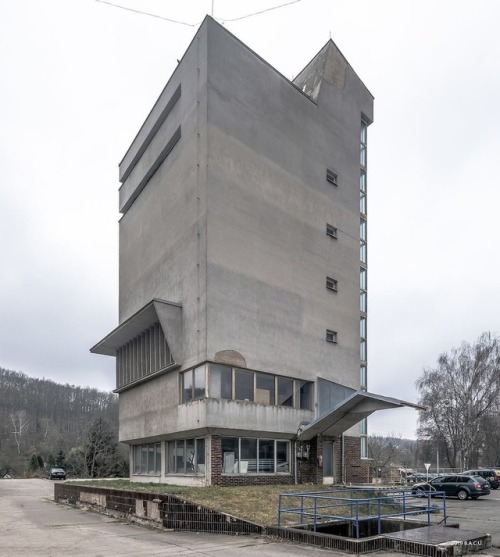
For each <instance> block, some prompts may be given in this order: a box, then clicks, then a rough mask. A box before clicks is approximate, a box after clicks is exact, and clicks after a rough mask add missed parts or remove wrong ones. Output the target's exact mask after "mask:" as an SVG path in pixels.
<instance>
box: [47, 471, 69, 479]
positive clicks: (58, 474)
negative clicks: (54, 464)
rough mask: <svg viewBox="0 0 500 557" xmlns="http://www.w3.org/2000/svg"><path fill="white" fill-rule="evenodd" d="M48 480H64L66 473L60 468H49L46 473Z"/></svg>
mask: <svg viewBox="0 0 500 557" xmlns="http://www.w3.org/2000/svg"><path fill="white" fill-rule="evenodd" d="M47 479H48V480H65V479H66V472H65V471H64V470H63V469H62V468H50V469H49V471H48V472H47Z"/></svg>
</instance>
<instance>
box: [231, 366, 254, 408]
mask: <svg viewBox="0 0 500 557" xmlns="http://www.w3.org/2000/svg"><path fill="white" fill-rule="evenodd" d="M253 377H254V374H253V371H244V370H242V369H237V370H235V386H234V398H235V399H236V400H249V401H252V402H253Z"/></svg>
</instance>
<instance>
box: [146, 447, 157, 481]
mask: <svg viewBox="0 0 500 557" xmlns="http://www.w3.org/2000/svg"><path fill="white" fill-rule="evenodd" d="M147 447H148V474H154V473H155V465H156V455H155V446H154V445H147Z"/></svg>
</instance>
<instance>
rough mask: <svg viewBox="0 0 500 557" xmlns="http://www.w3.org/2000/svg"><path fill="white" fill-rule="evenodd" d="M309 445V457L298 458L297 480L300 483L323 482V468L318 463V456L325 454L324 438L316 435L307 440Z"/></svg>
mask: <svg viewBox="0 0 500 557" xmlns="http://www.w3.org/2000/svg"><path fill="white" fill-rule="evenodd" d="M307 444H308V445H309V458H308V459H298V460H297V466H298V470H297V482H298V483H299V484H321V483H323V468H322V467H321V466H320V465H319V463H318V457H319V456H320V455H323V440H322V439H321V438H320V437H314V438H313V439H311V440H310V441H308V442H307Z"/></svg>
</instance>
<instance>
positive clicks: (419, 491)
mask: <svg viewBox="0 0 500 557" xmlns="http://www.w3.org/2000/svg"><path fill="white" fill-rule="evenodd" d="M433 491H442V492H444V494H445V495H446V496H447V497H448V496H452V497H458V498H459V499H460V500H462V501H465V500H466V499H468V498H469V497H470V498H471V499H477V498H478V497H480V496H482V495H489V494H490V484H489V483H488V482H487V481H486V480H485V479H484V478H481V477H479V476H470V475H465V474H455V475H453V476H452V475H450V476H438V477H437V478H434V479H432V480H430V481H429V482H422V483H418V484H415V485H414V486H412V488H411V492H412V494H413V495H417V496H423V495H424V494H425V493H426V492H431V496H432V492H433Z"/></svg>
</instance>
